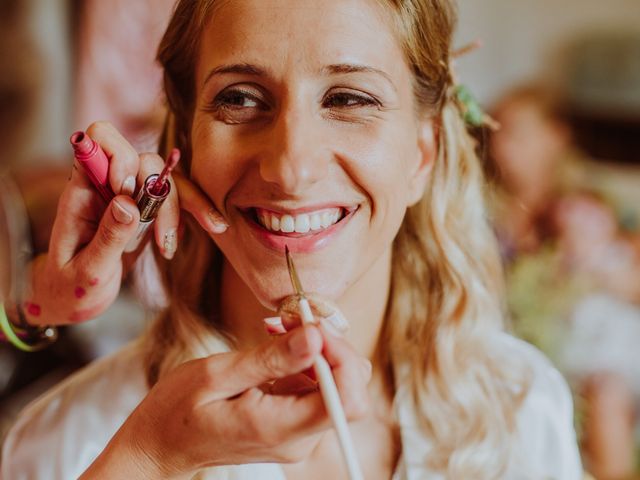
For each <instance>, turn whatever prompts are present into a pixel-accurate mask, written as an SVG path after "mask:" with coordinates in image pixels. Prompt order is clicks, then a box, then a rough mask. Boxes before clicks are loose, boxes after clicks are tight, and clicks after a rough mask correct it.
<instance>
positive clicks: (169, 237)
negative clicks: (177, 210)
mask: <svg viewBox="0 0 640 480" xmlns="http://www.w3.org/2000/svg"><path fill="white" fill-rule="evenodd" d="M162 248H163V250H164V252H163V254H164V258H166V259H167V260H171V259H172V258H173V256H174V255H175V253H176V250H177V249H178V234H177V232H176V229H175V228H170V229H169V230H167V232H166V233H165V234H164V241H163V243H162Z"/></svg>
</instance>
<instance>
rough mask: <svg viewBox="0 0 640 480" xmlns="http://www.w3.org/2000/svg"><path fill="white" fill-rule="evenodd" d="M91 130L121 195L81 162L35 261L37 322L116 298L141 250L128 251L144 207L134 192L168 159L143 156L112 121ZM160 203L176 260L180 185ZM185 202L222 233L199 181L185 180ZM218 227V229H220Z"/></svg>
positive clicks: (95, 308)
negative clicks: (105, 188) (97, 184)
mask: <svg viewBox="0 0 640 480" xmlns="http://www.w3.org/2000/svg"><path fill="white" fill-rule="evenodd" d="M87 134H88V135H89V136H90V137H91V138H92V139H93V140H95V141H96V142H98V143H99V144H100V146H101V147H102V149H103V150H104V151H105V153H106V154H107V156H108V157H109V158H110V166H109V184H110V187H111V189H112V190H113V192H114V193H116V197H115V198H114V199H113V200H111V202H110V203H109V204H108V205H106V206H105V204H104V200H102V198H101V197H100V195H99V194H98V192H97V190H96V189H95V188H94V187H93V185H92V184H91V182H90V181H89V179H88V178H87V176H86V175H85V174H84V172H83V171H82V170H80V169H79V168H74V170H73V172H72V175H71V178H70V180H69V182H68V184H67V186H66V187H65V189H64V191H63V193H62V195H61V197H60V200H59V203H58V209H57V214H56V219H55V223H54V226H53V230H52V234H51V240H50V244H49V251H48V252H47V254H44V255H41V256H39V257H37V258H36V259H35V260H34V261H33V262H32V265H31V267H32V268H31V276H30V278H31V285H30V287H31V288H30V289H29V293H28V294H27V296H26V297H25V298H24V301H25V304H24V307H25V308H24V311H25V315H26V317H27V321H28V322H29V323H31V324H34V325H61V324H66V323H73V322H80V321H85V320H89V319H91V318H94V317H96V316H98V315H99V314H101V313H102V312H104V311H105V310H106V309H107V308H108V307H109V306H110V305H111V304H112V303H113V301H114V300H115V298H116V297H117V295H118V292H119V290H120V285H121V281H122V278H123V276H124V274H125V273H126V271H127V267H128V265H130V264H131V263H132V262H133V261H134V260H135V258H136V256H137V253H133V254H124V249H125V246H126V245H127V243H128V242H129V241H130V239H131V238H133V236H134V235H135V232H136V229H137V225H138V221H139V212H138V208H137V207H136V205H135V203H134V201H133V199H132V198H131V195H132V194H133V193H134V190H135V188H136V184H137V185H138V186H140V185H141V184H142V183H143V182H144V180H145V179H146V178H147V176H149V175H150V174H152V173H159V172H160V171H161V170H162V168H163V165H164V162H163V160H162V159H161V158H160V156H158V155H156V154H151V153H144V154H140V155H139V154H138V153H137V152H136V151H135V150H134V148H133V147H132V146H131V145H130V144H129V142H128V141H127V140H126V139H125V138H124V137H122V135H120V133H119V132H118V131H117V130H116V129H115V128H114V127H113V126H112V125H110V124H109V123H106V122H96V123H94V124H92V125H91V126H90V127H89V128H88V129H87ZM170 181H171V182H172V187H173V188H172V189H171V193H170V194H169V196H168V198H167V199H166V200H165V202H164V204H163V205H162V207H161V208H160V211H159V213H158V216H157V219H156V222H155V224H154V226H153V229H154V238H155V241H156V243H157V244H158V246H159V248H160V251H161V252H162V254H163V255H164V256H165V257H166V258H167V259H170V258H171V257H172V256H173V254H174V253H175V250H176V248H177V239H178V235H177V231H178V225H179V221H180V202H179V200H178V189H177V188H176V185H175V183H173V182H174V181H173V179H170ZM179 183H180V185H179V187H178V188H179V189H180V191H181V195H183V196H184V198H185V202H184V206H185V207H187V208H189V209H190V210H191V211H193V210H196V211H197V215H196V214H194V215H195V216H196V218H198V220H200V222H201V223H204V224H205V225H207V226H208V230H209V231H211V232H212V233H215V232H219V231H220V226H219V223H215V222H214V219H215V216H214V215H207V213H206V212H208V211H210V210H211V207H210V206H208V208H206V206H205V205H207V204H208V200H206V198H205V197H204V196H203V195H202V194H201V193H200V192H199V191H198V189H197V187H196V186H194V185H192V184H190V182H188V181H187V180H186V179H180V181H179ZM216 228H217V230H216Z"/></svg>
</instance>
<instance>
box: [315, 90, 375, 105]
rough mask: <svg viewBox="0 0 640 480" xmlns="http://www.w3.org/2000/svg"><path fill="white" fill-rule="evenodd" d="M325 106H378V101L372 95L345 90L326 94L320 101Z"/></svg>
mask: <svg viewBox="0 0 640 480" xmlns="http://www.w3.org/2000/svg"><path fill="white" fill-rule="evenodd" d="M322 105H323V107H325V108H354V107H371V106H376V107H377V106H379V105H380V103H379V102H378V101H377V100H376V99H374V98H373V97H370V96H367V95H362V94H356V93H347V92H338V93H332V94H330V95H327V96H326V97H325V99H324V100H323V102H322Z"/></svg>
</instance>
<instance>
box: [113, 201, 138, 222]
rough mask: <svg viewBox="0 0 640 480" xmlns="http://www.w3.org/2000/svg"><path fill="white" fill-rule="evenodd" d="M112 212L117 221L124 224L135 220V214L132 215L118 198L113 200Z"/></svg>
mask: <svg viewBox="0 0 640 480" xmlns="http://www.w3.org/2000/svg"><path fill="white" fill-rule="evenodd" d="M111 213H112V214H113V218H115V219H116V222H118V223H122V224H123V225H129V224H130V223H131V222H132V221H133V215H131V214H130V213H129V212H128V211H127V209H126V208H125V207H124V206H122V204H121V203H120V202H119V201H118V200H114V201H113V207H111Z"/></svg>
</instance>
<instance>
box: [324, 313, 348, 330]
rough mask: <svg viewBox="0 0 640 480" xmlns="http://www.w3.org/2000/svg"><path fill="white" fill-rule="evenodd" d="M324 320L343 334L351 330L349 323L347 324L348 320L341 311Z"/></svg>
mask: <svg viewBox="0 0 640 480" xmlns="http://www.w3.org/2000/svg"><path fill="white" fill-rule="evenodd" d="M324 318H325V320H327V321H328V322H329V323H331V325H333V326H334V327H336V328H337V329H338V330H339V331H340V332H342V333H345V332H347V331H348V330H349V322H347V319H346V318H344V315H342V313H340V312H339V311H334V312H333V313H332V314H331V315H329V316H328V317H324Z"/></svg>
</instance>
